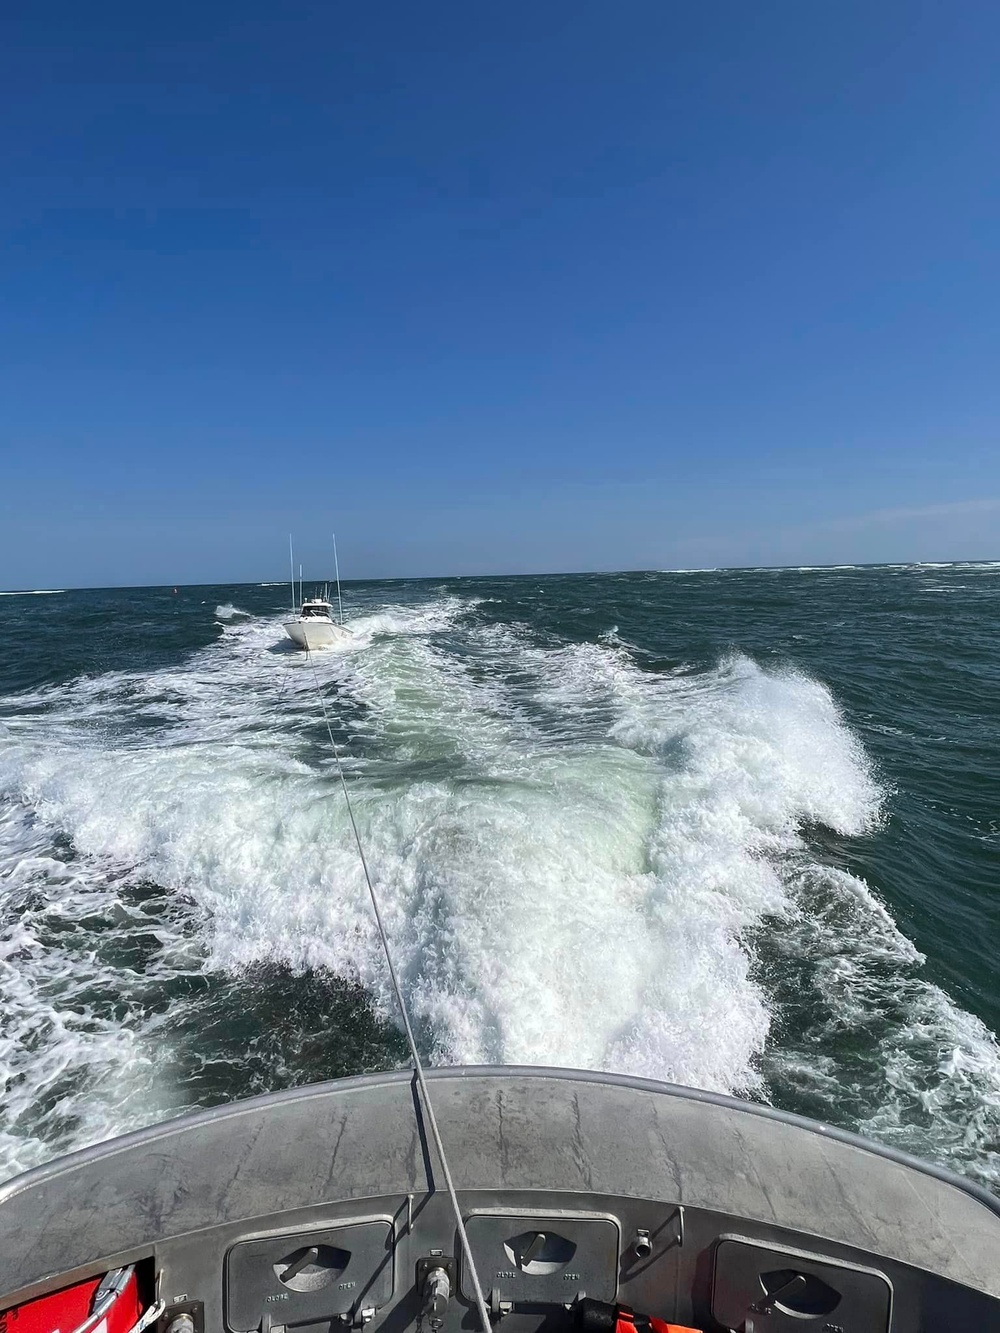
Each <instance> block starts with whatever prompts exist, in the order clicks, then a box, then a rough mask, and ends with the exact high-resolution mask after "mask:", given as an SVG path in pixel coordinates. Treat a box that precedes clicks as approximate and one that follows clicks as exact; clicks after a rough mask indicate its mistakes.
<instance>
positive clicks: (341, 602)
mask: <svg viewBox="0 0 1000 1333" xmlns="http://www.w3.org/2000/svg"><path fill="white" fill-rule="evenodd" d="M333 567H334V569H335V570H336V571H337V605H338V606H339V607H340V623H341V624H343V623H344V600H343V598H342V597H341V595H340V561H339V560H338V559H337V534H336V533H334V534H333Z"/></svg>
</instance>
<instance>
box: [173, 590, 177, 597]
mask: <svg viewBox="0 0 1000 1333" xmlns="http://www.w3.org/2000/svg"><path fill="white" fill-rule="evenodd" d="M174 596H175V597H176V596H177V589H176V588H175V589H174Z"/></svg>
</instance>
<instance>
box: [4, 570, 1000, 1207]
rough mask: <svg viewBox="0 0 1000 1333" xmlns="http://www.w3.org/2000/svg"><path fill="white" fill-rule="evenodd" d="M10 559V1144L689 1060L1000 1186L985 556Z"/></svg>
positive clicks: (29, 1152) (994, 732) (997, 627)
mask: <svg viewBox="0 0 1000 1333" xmlns="http://www.w3.org/2000/svg"><path fill="white" fill-rule="evenodd" d="M286 597H287V593H286V591H285V589H284V588H283V587H281V586H276V585H244V586H222V587H194V588H181V589H180V590H179V591H178V592H177V593H176V594H174V593H173V592H172V590H171V589H169V588H143V589H134V588H129V589H103V590H96V591H93V590H92V591H71V592H60V591H58V590H46V591H45V592H44V593H42V592H39V593H37V594H32V595H23V594H16V595H15V594H5V595H3V596H0V644H2V645H3V647H2V653H0V928H2V942H0V1068H2V1072H3V1076H4V1079H5V1094H4V1097H3V1100H2V1104H0V1174H3V1175H10V1174H12V1173H15V1172H17V1171H19V1170H22V1169H24V1168H26V1167H29V1166H31V1165H34V1164H36V1163H38V1162H40V1161H43V1160H45V1159H46V1158H48V1157H51V1156H53V1155H55V1154H58V1153H61V1152H65V1151H67V1150H69V1149H72V1148H75V1147H79V1146H82V1145H84V1144H87V1143H91V1142H94V1141H96V1140H98V1139H100V1138H102V1137H105V1136H108V1135H111V1134H115V1133H118V1132H122V1131H125V1130H128V1129H132V1128H135V1127H138V1126H140V1125H143V1124H148V1123H150V1122H153V1121H156V1120H160V1119H163V1118H165V1117H167V1116H171V1115H175V1114H177V1113H179V1112H182V1111H184V1110H186V1109H189V1108H191V1107H195V1106H202V1105H209V1104H212V1103H215V1102H219V1101H223V1100H227V1099H231V1098H235V1097H243V1096H247V1095H250V1094H253V1093H257V1092H261V1091H265V1090H268V1089H276V1088H283V1087H288V1086H290V1085H293V1084H300V1083H306V1082H312V1081H315V1080H319V1079H324V1078H329V1077H333V1076H337V1075H342V1074H348V1073H355V1072H360V1071H364V1070H372V1069H379V1068H388V1067H394V1066H397V1065H400V1064H402V1063H404V1062H405V1049H404V1045H403V1042H402V1039H401V1035H400V1031H399V1028H398V1025H397V1022H396V1016H395V1014H394V1011H393V1005H392V1002H391V996H390V993H389V989H388V984H387V976H386V970H385V966H384V962H383V959H382V957H381V954H380V950H379V947H378V942H377V937H376V934H375V930H374V924H373V921H372V919H371V913H370V908H369V905H368V901H367V897H366V894H365V891H364V883H363V879H362V877H361V872H360V866H359V864H358V858H357V854H356V851H355V848H354V846H353V843H352V840H351V837H350V830H349V825H348V822H347V816H346V811H345V808H344V801H343V797H342V794H341V793H340V791H339V787H338V783H337V776H336V769H335V766H334V764H333V760H332V756H331V754H330V750H329V745H328V743H327V740H326V736H325V730H324V726H323V719H322V712H321V708H320V703H319V694H318V692H319V691H320V690H321V691H322V693H323V696H324V697H325V699H326V702H327V707H328V709H329V712H330V715H331V719H332V721H333V725H334V727H335V730H336V733H337V736H338V740H339V742H340V743H341V744H342V746H343V751H344V755H345V766H346V770H347V776H348V781H349V782H350V784H351V790H352V793H353V800H354V803H355V810H356V814H357V817H358V822H359V825H360V828H361V832H362V836H363V838H364V841H365V844H366V848H367V852H368V856H369V859H370V863H371V866H372V869H373V872H374V876H375V878H376V880H377V883H378V885H379V888H380V892H381V896H382V900H383V904H384V909H385V915H386V918H387V924H388V927H389V931H390V934H391V937H392V941H393V945H394V950H395V954H396V957H397V960H398V965H399V969H400V972H401V976H402V980H403V985H404V988H405V991H406V993H407V996H408V999H409V1003H410V1006H411V1009H412V1013H413V1016H414V1019H415V1023H416V1027H417V1030H418V1036H419V1040H420V1042H421V1043H422V1046H423V1049H424V1051H425V1053H426V1056H427V1058H428V1059H429V1060H430V1061H432V1062H437V1063H449V1062H498V1063H538V1064H550V1065H564V1066H575V1067H582V1068H591V1069H610V1070H620V1071H627V1072H630V1073H636V1074H641V1075H646V1076H650V1077H654V1078H662V1079H668V1080H674V1081H678V1082H681V1083H688V1084H693V1085H696V1086H699V1087H704V1088H713V1089H719V1090H723V1091H726V1092H731V1093H735V1094H737V1095H739V1096H744V1097H748V1098H754V1099H758V1100H763V1101H767V1102H770V1103H773V1104H774V1105H776V1106H780V1107H784V1108H787V1109H790V1110H794V1111H798V1112H801V1113H804V1114H806V1115H810V1116H814V1117H817V1118H820V1119H823V1120H826V1121H829V1122H831V1123H833V1124H837V1125H842V1126H845V1127H848V1128H850V1129H854V1130H859V1131H861V1132H862V1133H865V1134H868V1135H871V1136H874V1137H876V1138H879V1139H882V1140H884V1141H886V1142H888V1143H891V1144H894V1145H896V1146H899V1147H902V1148H905V1149H907V1150H909V1151H911V1152H915V1153H917V1154H920V1155H922V1156H925V1157H928V1158H931V1159H933V1160H935V1161H938V1162H943V1163H945V1164H947V1165H949V1166H951V1167H952V1168H953V1169H957V1170H958V1171H961V1172H965V1173H967V1174H969V1175H970V1176H972V1177H974V1178H976V1179H978V1180H980V1181H982V1182H984V1183H986V1184H987V1185H989V1186H991V1187H994V1188H997V1189H1000V1049H998V1045H997V1040H996V1037H995V1035H994V1034H995V1032H996V1031H997V1030H998V1027H1000V986H998V977H997V945H998V940H1000V893H998V889H1000V857H998V853H1000V707H998V699H1000V665H998V664H1000V564H979V565H975V564H962V565H946V566H945V565H942V566H926V565H923V566H894V567H879V568H854V567H845V568H840V569H802V570H742V571H724V570H723V571H714V570H708V571H686V572H663V573H656V572H649V573H630V574H611V575H600V576H591V575H580V576H565V577H544V578H543V577H525V578H508V579H452V580H446V581H440V580H437V581H435V580H426V581H394V582H382V583H356V584H350V585H347V586H346V588H345V597H346V609H347V612H348V621H349V623H350V624H351V626H352V627H353V629H354V630H355V634H356V640H355V642H354V643H353V644H352V645H351V646H350V647H349V648H346V649H343V650H331V651H327V652H325V653H322V654H314V655H313V656H312V657H311V658H307V657H306V656H305V655H304V654H301V653H298V652H296V651H295V650H294V649H293V648H292V647H291V645H290V644H289V643H287V642H286V641H285V640H284V638H283V632H282V627H281V621H282V615H283V609H284V607H285V606H286V604H287V602H286Z"/></svg>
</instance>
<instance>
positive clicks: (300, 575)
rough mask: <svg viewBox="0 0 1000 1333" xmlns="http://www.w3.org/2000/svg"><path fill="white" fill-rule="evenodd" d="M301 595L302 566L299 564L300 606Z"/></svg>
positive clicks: (300, 602) (300, 601)
mask: <svg viewBox="0 0 1000 1333" xmlns="http://www.w3.org/2000/svg"><path fill="white" fill-rule="evenodd" d="M302 597H303V593H302V566H301V565H299V605H300V606H301V604H302Z"/></svg>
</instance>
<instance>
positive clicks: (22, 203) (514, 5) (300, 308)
mask: <svg viewBox="0 0 1000 1333" xmlns="http://www.w3.org/2000/svg"><path fill="white" fill-rule="evenodd" d="M15 10H17V11H19V12H15ZM998 48H1000V7H998V6H996V5H995V4H993V3H961V2H959V3H947V4H946V3H935V4H929V3H921V0H905V2H902V0H900V2H898V3H897V0H881V2H880V3H879V4H877V5H873V4H871V3H870V0H866V2H865V3H855V2H854V0H839V2H838V3H837V4H826V5H819V4H802V3H801V0H788V2H787V3H767V2H766V0H765V2H764V3H761V4H757V5H748V4H746V3H745V2H744V0H739V3H736V2H733V3H729V2H728V0H726V2H720V3H710V4H706V5H682V4H679V3H673V0H629V3H626V4H624V5H622V4H618V5H612V4H610V3H607V0H605V3H601V4H594V3H588V2H587V0H573V3H563V0H546V3H545V4H541V5H540V4H527V3H522V2H521V0H511V2H510V3H507V4H504V5H475V4H468V3H463V4H458V3H452V2H451V0H444V2H437V3H431V4H428V5H414V4H412V3H406V4H404V3H397V2H396V0H386V3H373V4H367V5H356V4H355V5H347V4H342V3H323V4H320V3H315V4H301V3H298V2H297V0H285V2H284V3H282V4H281V5H275V4H273V3H268V4H266V5H265V4H261V3H258V2H257V0H241V3H240V4H235V3H233V4H230V3H222V4H220V3H215V4H211V3H209V4H205V3H199V4H193V3H188V2H187V0H179V2H178V3H175V4H172V5H170V6H157V7H150V6H143V5H134V4H131V3H130V4H128V5H125V4H119V3H117V2H116V0H109V2H107V3H101V4H98V5H96V6H81V5H79V4H65V3H59V0H55V2H54V3H50V4H47V5H43V6H35V7H30V6H27V5H21V6H15V7H8V8H7V10H6V11H5V14H4V16H3V17H2V18H0V167H2V170H0V228H2V232H3V246H2V250H0V586H4V587H8V588H10V587H23V586H32V587H39V586H58V587H63V586H70V585H86V584H104V583H108V582H129V583H145V582H170V583H175V582H192V581H214V580H236V579H247V580H251V579H257V578H268V577H280V576H281V574H282V571H283V569H284V562H285V559H286V555H285V551H286V542H287V533H288V531H289V530H292V531H293V532H294V533H295V534H296V541H297V545H298V547H299V549H300V551H301V552H302V554H303V558H304V561H305V562H306V564H307V568H308V567H309V564H310V562H313V563H314V564H315V565H317V566H318V565H319V564H323V565H324V566H325V564H327V563H328V561H327V558H326V552H327V550H328V540H329V537H328V534H329V532H330V530H331V528H333V527H335V528H336V529H337V532H338V536H339V541H340V545H341V549H342V552H343V556H344V567H345V573H352V574H357V575H359V576H367V575H371V576H378V575H402V574H445V573H462V572H466V573H475V572H492V571H528V570H561V569H586V568H589V569H616V568H634V567H655V568H669V567H676V566H692V565H695V566H705V565H720V564H745V563H749V564H785V563H792V564H797V563H808V564H813V563H822V562H833V563H837V562H850V561H877V560H883V559H885V560H906V559H926V560H934V559H951V558H990V557H1000V450H998V448H997V445H998V442H1000V441H998V435H1000V432H998V429H997V426H998V420H1000V366H998V349H1000V339H998V334H1000V327H998V325H1000V301H998V277H1000V247H998V245H997V241H996V237H997V234H998V230H997V229H998V222H1000V216H998V215H1000V189H998V185H1000V165H998V155H997V152H996V139H997V126H998V125H1000V80H997V78H996V52H997V50H998Z"/></svg>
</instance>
